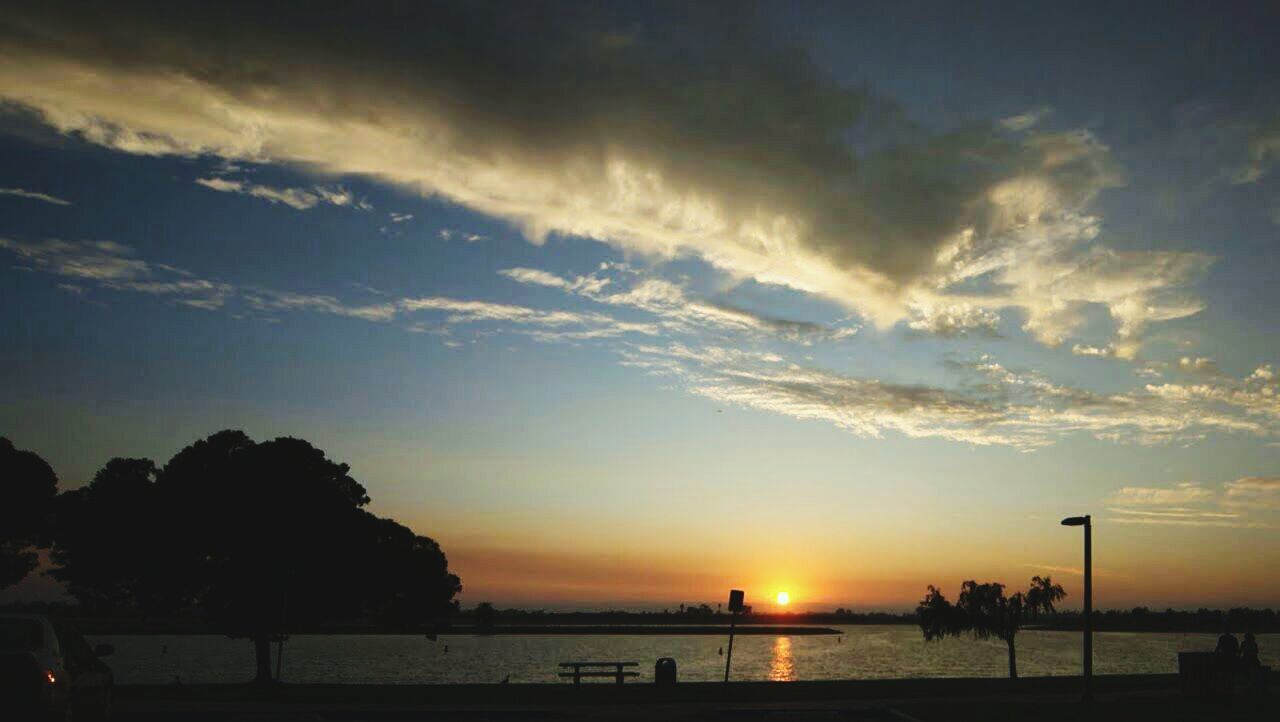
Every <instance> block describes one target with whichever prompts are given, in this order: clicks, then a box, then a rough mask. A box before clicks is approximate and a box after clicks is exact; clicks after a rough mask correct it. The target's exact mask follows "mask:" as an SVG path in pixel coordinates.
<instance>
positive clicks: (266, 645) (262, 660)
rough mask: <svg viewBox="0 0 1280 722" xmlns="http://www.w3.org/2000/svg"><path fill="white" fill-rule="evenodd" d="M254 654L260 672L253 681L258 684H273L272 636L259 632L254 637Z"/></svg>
mask: <svg viewBox="0 0 1280 722" xmlns="http://www.w3.org/2000/svg"><path fill="white" fill-rule="evenodd" d="M253 653H254V656H255V657H256V658H257V661H258V672H257V674H256V675H254V678H253V681H254V682H255V683H257V684H271V635H270V634H267V633H266V632H257V633H255V634H254V635H253Z"/></svg>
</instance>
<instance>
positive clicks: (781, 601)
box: [778, 592, 791, 607]
mask: <svg viewBox="0 0 1280 722" xmlns="http://www.w3.org/2000/svg"><path fill="white" fill-rule="evenodd" d="M790 603H791V595H790V594H787V593H786V592H778V606H779V607H785V606H787V605H788V604H790Z"/></svg>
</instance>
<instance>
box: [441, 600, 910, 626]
mask: <svg viewBox="0 0 1280 722" xmlns="http://www.w3.org/2000/svg"><path fill="white" fill-rule="evenodd" d="M729 616H730V615H729V613H728V612H726V611H723V610H717V609H715V608H713V607H711V606H710V605H708V604H698V605H693V604H690V605H681V606H679V607H677V608H676V609H663V610H660V611H625V610H605V611H599V612H557V611H546V610H542V609H534V610H528V609H494V610H492V611H486V610H482V608H472V609H467V610H464V611H462V612H461V613H460V614H458V615H456V616H455V617H454V621H455V623H458V624H475V625H479V626H482V625H484V624H487V623H491V624H494V625H498V626H508V625H539V624H557V625H559V624H564V625H572V624H664V625H669V624H728V623H729ZM738 623H739V624H783V625H801V624H915V623H916V615H915V613H914V612H905V613H893V612H867V613H859V612H853V611H850V610H847V609H844V608H840V609H837V610H835V611H834V612H786V613H781V614H773V613H761V612H752V611H748V612H747V613H745V614H740V615H739V616H738Z"/></svg>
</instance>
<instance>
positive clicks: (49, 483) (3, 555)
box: [0, 437, 58, 589]
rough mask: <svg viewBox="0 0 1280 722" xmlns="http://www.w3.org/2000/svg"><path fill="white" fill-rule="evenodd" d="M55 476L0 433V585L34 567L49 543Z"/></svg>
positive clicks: (31, 455) (10, 583)
mask: <svg viewBox="0 0 1280 722" xmlns="http://www.w3.org/2000/svg"><path fill="white" fill-rule="evenodd" d="M57 494H58V477H57V475H55V474H54V473H53V469H52V468H50V466H49V464H47V463H46V462H45V460H44V459H41V458H40V457H39V456H38V455H37V454H35V453H33V452H30V451H19V450H18V449H15V448H14V447H13V442H11V441H9V440H8V439H6V438H4V437H0V589H3V588H5V587H8V586H11V585H14V584H17V583H18V582H20V581H22V580H23V578H25V577H26V576H27V574H29V573H30V572H31V570H32V569H35V568H36V565H37V564H38V563H39V557H38V556H37V554H36V551H35V550H36V549H38V548H45V547H48V546H49V543H50V537H51V532H52V516H53V501H54V498H55V497H56V496H57Z"/></svg>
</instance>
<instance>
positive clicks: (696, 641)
mask: <svg viewBox="0 0 1280 722" xmlns="http://www.w3.org/2000/svg"><path fill="white" fill-rule="evenodd" d="M838 628H839V629H840V630H841V631H842V632H844V634H842V635H838V636H837V635H830V636H791V637H788V636H746V637H737V638H736V639H735V640H734V643H733V678H734V679H737V680H776V681H780V682H784V681H793V680H819V679H882V678H892V677H1004V676H1006V675H1007V674H1008V666H1007V665H1008V662H1007V657H1006V651H1005V647H1004V644H1003V643H1001V642H979V641H973V640H969V639H949V640H946V641H943V642H933V643H929V644H926V643H925V642H924V641H923V640H922V639H921V637H920V630H919V629H917V628H916V627H913V626H905V625H894V626H850V627H838ZM91 641H93V642H95V643H97V642H106V643H111V644H114V645H115V647H116V654H115V655H114V656H112V657H109V658H108V659H107V662H108V663H109V664H110V665H111V667H112V669H114V670H115V674H116V681H118V682H121V683H126V684H127V683H160V684H166V683H172V682H174V681H175V679H178V678H180V679H181V680H182V682H184V683H201V682H244V681H246V680H248V679H249V678H250V677H252V675H253V667H254V662H253V650H252V647H251V645H250V644H249V642H248V641H246V640H231V639H227V638H225V637H219V636H211V635H99V636H95V637H93V638H92V640H91ZM1080 641H1081V640H1080V634H1079V633H1076V632H1042V631H1024V632H1022V633H1021V634H1019V635H1018V640H1017V648H1018V672H1019V674H1021V675H1023V676H1040V675H1074V674H1079V673H1080V660H1081V654H1080ZM1216 642H1217V636H1216V635H1212V634H1137V633H1132V634H1131V633H1121V632H1099V633H1096V634H1095V635H1094V667H1093V668H1094V671H1095V673H1097V674H1121V673H1152V672H1155V673H1172V672H1176V671H1177V668H1178V660H1177V653H1178V652H1181V651H1212V650H1213V648H1214V645H1215V644H1216ZM726 643H727V640H726V639H725V638H724V637H711V636H649V635H643V636H641V635H635V636H630V635H618V636H612V635H610V636H604V635H548V636H516V635H496V636H475V635H444V636H441V637H440V638H439V639H438V640H437V641H434V642H432V641H431V640H429V639H425V638H423V637H419V636H411V635H335V636H323V635H298V636H295V637H292V638H291V639H289V641H287V642H286V643H285V645H284V664H283V674H282V677H283V679H284V680H285V681H286V682H299V683H303V682H312V683H326V682H327V683H335V682H336V683H362V684H437V683H458V682H499V681H501V680H502V679H503V678H504V677H506V676H507V675H510V676H511V681H512V682H513V683H515V682H557V681H559V679H558V677H557V673H558V672H559V671H560V670H559V669H558V668H557V665H558V664H559V663H560V662H569V661H634V662H639V663H640V667H639V672H640V677H639V680H640V681H641V682H651V681H652V680H653V664H654V662H655V661H656V660H657V659H658V658H659V657H673V658H675V660H676V663H677V665H678V668H679V678H680V679H681V680H683V681H714V680H717V679H722V678H723V676H724V657H723V656H721V655H720V654H719V652H720V650H721V648H722V647H725V646H726ZM1258 645H1259V647H1260V648H1261V657H1262V663H1263V664H1269V665H1271V666H1272V667H1280V634H1260V635H1258ZM274 654H275V645H272V655H273V662H272V664H274V663H275V662H274ZM597 681H598V680H597ZM610 682H611V681H610Z"/></svg>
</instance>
